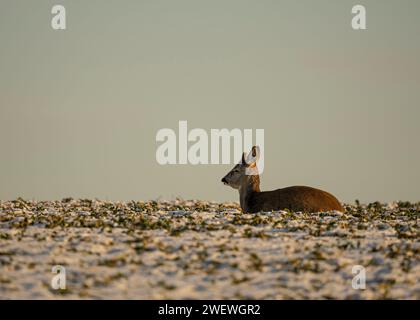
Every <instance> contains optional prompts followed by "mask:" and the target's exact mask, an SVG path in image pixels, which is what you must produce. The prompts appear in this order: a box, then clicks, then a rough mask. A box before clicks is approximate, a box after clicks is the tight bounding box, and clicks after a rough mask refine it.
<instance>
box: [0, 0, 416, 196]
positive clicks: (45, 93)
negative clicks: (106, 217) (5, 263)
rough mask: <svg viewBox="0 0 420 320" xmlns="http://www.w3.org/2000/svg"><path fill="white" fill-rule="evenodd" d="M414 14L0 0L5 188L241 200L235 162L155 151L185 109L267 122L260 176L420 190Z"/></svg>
mask: <svg viewBox="0 0 420 320" xmlns="http://www.w3.org/2000/svg"><path fill="white" fill-rule="evenodd" d="M55 4H63V5H64V6H65V8H66V13H67V30H63V31H55V30H53V29H52V28H51V18H52V14H51V8H52V6H53V5H55ZM355 4H363V5H365V6H366V9H367V30H363V31H354V30H353V29H352V28H351V19H352V13H351V8H352V6H353V5H355ZM419 17H420V1H418V0H412V1H409V0H402V1H394V0H377V1H373V0H365V1H362V0H361V1H347V0H341V1H333V0H316V1H314V0H288V1H281V0H278V1H269V0H262V1H250V0H249V1H248V0H223V1H222V0H217V1H215V0H212V1H210V0H208V1H204V0H203V1H197V0H188V1H186V0H166V1H157V0H149V1H141V0H132V1H129V0H112V1H105V0H89V1H83V0H72V1H64V0H45V1H43V0H37V1H30V0H25V1H22V0H1V1H0V40H1V50H0V57H1V59H0V145H1V153H0V159H1V160H0V161H1V164H0V199H3V200H8V199H13V198H16V197H18V196H21V197H24V198H26V199H37V200H53V199H61V198H63V197H75V198H79V197H81V198H100V199H109V200H124V201H125V200H148V199H158V198H160V199H174V198H175V197H177V196H179V197H182V198H184V199H205V200H218V201H222V200H235V201H237V200H238V194H237V191H235V190H233V189H230V188H228V187H226V186H224V185H223V184H222V183H221V182H220V179H221V178H222V177H223V176H224V175H225V173H226V172H227V171H228V170H230V168H231V167H232V166H233V165H197V166H192V165H167V166H161V165H159V164H158V163H157V162H156V159H155V153H156V149H157V147H158V145H159V143H157V142H156V140H155V137H156V133H157V131H158V130H159V129H161V128H172V129H174V130H175V131H177V128H178V121H180V120H187V121H188V126H189V128H191V129H192V128H203V129H205V130H208V131H210V129H212V128H214V129H219V128H228V129H233V128H240V129H254V130H255V129H260V128H261V129H264V130H265V168H264V169H265V170H264V174H263V175H262V177H261V180H262V189H263V190H271V189H275V188H280V187H286V186H290V185H309V186H313V187H318V188H321V189H324V190H327V191H329V192H331V193H333V194H335V195H336V196H337V197H338V198H339V199H340V200H342V201H345V202H353V201H354V200H355V199H359V200H360V201H363V202H371V201H376V200H378V201H391V200H410V201H420V187H419V181H420V169H419V163H420V148H419V138H420V125H419V118H420V103H419V102H420V58H419V57H420V37H419V35H420V19H419Z"/></svg>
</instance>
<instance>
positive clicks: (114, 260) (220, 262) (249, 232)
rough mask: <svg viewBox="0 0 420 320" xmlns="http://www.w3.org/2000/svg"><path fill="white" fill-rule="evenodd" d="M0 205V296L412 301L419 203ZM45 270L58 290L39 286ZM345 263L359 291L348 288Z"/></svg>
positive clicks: (419, 269) (417, 275) (46, 281)
mask: <svg viewBox="0 0 420 320" xmlns="http://www.w3.org/2000/svg"><path fill="white" fill-rule="evenodd" d="M346 210H347V212H346V213H345V214H342V213H340V212H328V213H292V212H288V211H280V212H267V213H259V214H252V215H250V214H247V215H244V214H242V213H241V212H240V210H239V209H238V205H237V204H236V203H223V204H219V203H214V202H205V201H181V200H177V201H172V202H163V201H162V202H156V201H149V202H134V201H133V202H128V203H115V202H107V201H99V200H74V199H63V200H62V201H40V202H35V201H25V200H23V199H17V200H14V201H0V298H1V299H16V298H18V299H22V298H30V299H38V298H47V299H49V298H52V299H56V298H66V299H81V298H83V299H86V298H88V299H89V298H91V299H98V298H111V299H120V298H125V299H160V298H169V299H181V298H193V299H194V298H209V299H216V298H217V299H224V298H227V299H232V298H245V299H248V298H250V299H253V298H258V299H259V298H261V299H307V298H314V299H326V298H333V299H378V298H398V299H420V281H419V280H420V263H419V257H420V254H419V251H420V243H419V239H420V234H419V214H420V203H417V204H410V203H401V202H400V203H391V204H388V205H384V204H380V203H373V204H369V205H360V204H358V203H356V204H355V205H351V206H349V205H348V206H346ZM53 265H63V266H65V267H66V271H67V289H66V290H63V291H56V290H53V289H51V286H50V283H51V278H52V276H53V274H52V273H51V268H52V266H53ZM353 265H362V266H364V267H365V268H366V276H367V280H366V289H365V290H355V289H353V288H352V286H351V281H352V278H353V276H354V275H353V274H352V272H351V271H352V267H353Z"/></svg>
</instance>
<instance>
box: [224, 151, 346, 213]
mask: <svg viewBox="0 0 420 320" xmlns="http://www.w3.org/2000/svg"><path fill="white" fill-rule="evenodd" d="M254 148H255V147H253V150H252V152H253V155H255V151H254ZM255 165H256V164H255V162H253V163H251V164H247V163H246V161H245V156H243V157H242V162H241V163H240V164H238V165H236V166H235V167H234V168H233V169H232V170H231V171H230V172H229V173H228V174H227V175H226V176H225V177H224V178H223V179H222V182H224V183H225V184H228V185H230V186H231V187H233V188H235V189H238V190H239V200H240V204H241V208H242V210H243V211H244V212H246V213H256V212H260V211H274V210H283V209H289V210H291V211H304V212H320V211H331V210H337V211H341V212H344V208H343V207H342V205H341V204H340V202H339V201H338V200H337V198H336V197H334V196H333V195H332V194H330V193H328V192H325V191H322V190H319V189H315V188H311V187H306V186H294V187H287V188H283V189H277V190H273V191H264V192H262V191H260V177H259V175H258V174H255V175H246V174H245V169H246V168H247V167H249V166H255Z"/></svg>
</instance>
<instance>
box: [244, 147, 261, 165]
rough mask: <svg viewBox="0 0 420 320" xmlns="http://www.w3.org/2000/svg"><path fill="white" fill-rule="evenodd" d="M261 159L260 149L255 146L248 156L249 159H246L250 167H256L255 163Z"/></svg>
mask: <svg viewBox="0 0 420 320" xmlns="http://www.w3.org/2000/svg"><path fill="white" fill-rule="evenodd" d="M259 158H260V147H258V146H253V147H252V149H251V151H250V152H249V154H248V157H247V158H246V163H247V164H248V165H255V163H256V162H257V161H258V159H259Z"/></svg>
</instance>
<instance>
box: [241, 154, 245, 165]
mask: <svg viewBox="0 0 420 320" xmlns="http://www.w3.org/2000/svg"><path fill="white" fill-rule="evenodd" d="M245 157H246V152H243V153H242V159H241V163H242V164H246V160H245Z"/></svg>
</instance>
